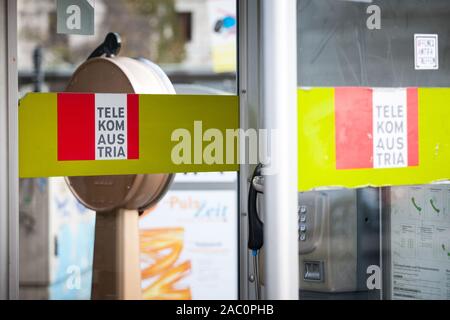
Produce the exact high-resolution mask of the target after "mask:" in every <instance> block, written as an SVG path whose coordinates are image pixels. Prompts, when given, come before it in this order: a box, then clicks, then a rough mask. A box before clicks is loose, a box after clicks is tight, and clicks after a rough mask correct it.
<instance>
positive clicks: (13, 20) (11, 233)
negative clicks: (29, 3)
mask: <svg viewBox="0 0 450 320" xmlns="http://www.w3.org/2000/svg"><path fill="white" fill-rule="evenodd" d="M17 102H18V73H17V0H0V300H6V299H18V297H19V264H18V257H19V240H18V239H19V200H18V197H19V174H18V163H19V161H18V103H17Z"/></svg>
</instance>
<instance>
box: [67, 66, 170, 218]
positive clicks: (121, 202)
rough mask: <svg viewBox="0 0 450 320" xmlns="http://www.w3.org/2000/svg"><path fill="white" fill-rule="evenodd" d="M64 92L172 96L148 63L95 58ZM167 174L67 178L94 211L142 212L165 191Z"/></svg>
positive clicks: (163, 78)
mask: <svg viewBox="0 0 450 320" xmlns="http://www.w3.org/2000/svg"><path fill="white" fill-rule="evenodd" d="M66 92H78V93H81V92H90V93H139V94H174V93H175V90H174V88H173V86H172V84H171V83H170V81H169V80H168V78H167V77H166V76H165V75H164V73H163V71H162V70H161V69H160V68H159V67H157V66H156V65H154V64H152V63H145V62H142V61H138V60H135V59H130V58H124V57H119V58H95V59H92V60H89V61H87V62H85V63H83V64H82V65H81V66H80V67H79V68H78V69H77V71H76V72H75V73H74V75H73V77H72V79H71V80H70V83H69V85H68V86H67V89H66ZM173 178H174V176H173V175H169V174H154V175H125V176H124V175H122V176H101V177H68V178H66V181H67V183H68V185H69V188H70V189H71V191H72V192H73V194H74V195H75V196H76V197H77V198H78V200H79V201H80V202H81V203H83V204H84V205H85V206H86V207H88V208H90V209H92V210H94V211H97V212H102V211H111V210H113V209H118V208H124V209H128V210H144V209H146V208H149V207H151V206H152V205H154V204H155V203H157V202H158V201H159V200H160V199H161V197H162V196H163V195H164V194H165V193H166V192H167V190H168V189H169V187H170V185H171V183H172V181H173Z"/></svg>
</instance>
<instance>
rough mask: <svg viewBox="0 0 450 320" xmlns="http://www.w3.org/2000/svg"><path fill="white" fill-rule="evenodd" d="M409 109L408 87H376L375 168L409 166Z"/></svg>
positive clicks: (374, 106) (374, 111) (374, 119)
mask: <svg viewBox="0 0 450 320" xmlns="http://www.w3.org/2000/svg"><path fill="white" fill-rule="evenodd" d="M407 111H408V110H407V94H406V89H374V91H373V138H374V139H373V156H374V161H373V163H374V168H403V167H407V166H408V133H407Z"/></svg>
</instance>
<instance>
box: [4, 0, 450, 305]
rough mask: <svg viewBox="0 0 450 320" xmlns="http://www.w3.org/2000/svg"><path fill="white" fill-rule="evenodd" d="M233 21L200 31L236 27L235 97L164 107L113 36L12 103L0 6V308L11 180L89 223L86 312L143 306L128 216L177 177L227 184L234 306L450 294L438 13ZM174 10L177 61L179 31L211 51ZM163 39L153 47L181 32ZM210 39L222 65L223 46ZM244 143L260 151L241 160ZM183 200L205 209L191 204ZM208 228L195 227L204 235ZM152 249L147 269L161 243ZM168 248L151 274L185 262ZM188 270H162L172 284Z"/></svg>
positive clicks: (269, 15)
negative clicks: (63, 199) (32, 184)
mask: <svg viewBox="0 0 450 320" xmlns="http://www.w3.org/2000/svg"><path fill="white" fill-rule="evenodd" d="M205 3H206V2H205ZM187 5H188V4H186V3H181V2H180V3H178V8H186V6H187ZM236 8H237V10H236V12H237V17H233V15H232V14H229V13H226V14H224V13H223V12H222V11H223V10H222V11H221V14H222V15H224V16H221V18H220V19H219V20H217V21H209V22H210V23H209V25H208V24H207V26H209V27H211V26H212V28H211V30H213V31H214V32H215V33H221V32H224V34H226V35H230V34H232V33H233V32H237V41H238V46H237V47H238V49H237V51H238V52H237V56H238V63H237V65H238V67H237V87H238V91H237V94H234V95H228V96H205V95H181V94H178V95H177V94H175V89H174V85H173V84H172V82H171V81H170V80H169V78H168V76H167V75H166V74H165V72H163V71H162V69H161V68H160V67H159V66H157V65H155V64H154V63H152V62H150V61H148V60H145V59H139V58H136V59H135V58H130V57H126V56H125V55H120V49H121V41H120V37H119V36H118V34H114V33H111V34H109V35H108V36H107V38H106V39H105V42H104V43H103V44H101V45H100V47H98V48H97V49H96V50H95V51H94V52H93V53H92V54H91V56H90V57H89V58H88V59H87V60H86V61H84V62H83V63H82V64H81V65H80V66H79V67H78V68H77V70H76V71H75V72H74V73H73V74H72V73H71V74H70V77H69V80H68V81H67V83H66V84H67V85H66V86H65V89H64V90H62V91H63V92H59V93H56V92H54V93H31V94H28V95H27V96H25V97H22V98H21V99H19V97H18V89H17V83H18V79H17V76H18V70H17V50H16V49H15V48H17V37H18V34H17V21H16V20H17V1H14V0H8V1H6V0H0V24H1V25H2V26H6V28H2V29H0V270H2V271H1V272H0V298H10V299H16V298H18V297H19V292H18V288H19V277H20V276H19V274H20V273H19V267H20V266H19V258H18V253H19V246H18V232H19V231H18V230H19V221H20V223H22V224H24V225H26V226H30V225H31V227H32V222H30V221H28V220H27V218H29V217H28V216H27V214H26V212H25V213H24V212H22V211H20V210H19V191H18V180H19V177H20V178H31V179H34V178H39V177H65V182H66V183H67V186H68V188H69V189H70V192H71V193H72V194H73V195H74V196H75V197H76V199H77V200H78V202H79V203H80V204H81V205H82V206H83V208H84V207H86V208H89V209H90V210H92V211H95V217H96V225H95V243H94V257H93V266H92V271H93V276H92V278H93V279H92V298H93V299H136V300H139V299H141V298H142V278H141V274H142V272H141V271H142V270H141V267H142V266H141V261H140V259H139V253H140V252H139V250H140V247H139V228H138V219H139V216H140V215H141V214H142V213H143V212H144V211H145V210H148V209H149V208H153V206H155V205H156V204H158V203H160V201H161V200H162V199H163V197H164V195H166V193H167V192H168V191H169V189H170V188H171V186H172V185H173V182H174V177H175V175H179V174H182V173H186V172H187V173H198V172H238V173H239V180H238V185H239V186H238V188H236V189H237V190H238V191H236V195H237V198H238V201H237V202H238V206H239V209H238V210H237V214H236V215H235V217H234V218H236V219H237V220H238V223H236V226H235V228H236V230H238V234H236V237H235V241H236V242H238V243H239V250H238V255H239V259H236V260H238V264H239V265H238V272H237V273H238V276H237V275H236V277H235V279H238V280H236V281H234V282H235V283H237V282H239V284H238V285H239V292H238V296H239V299H242V300H283V299H286V300H298V299H300V300H338V299H344V300H426V299H431V300H448V299H450V290H449V288H450V182H449V181H450V165H449V163H450V142H449V141H450V131H449V130H448V123H447V122H448V120H447V119H449V117H450V109H449V108H447V101H448V100H449V99H450V80H449V79H450V61H449V58H448V52H449V48H450V42H449V32H450V28H449V27H450V5H449V4H448V1H446V0H433V1H426V3H425V2H424V1H422V0H409V1H400V0H395V1H393V0H379V1H376V2H375V1H365V0H364V1H363V0H317V1H311V0H284V1H275V0H263V1H260V0H238V1H236ZM160 11H161V12H162V13H167V12H166V11H164V10H160ZM161 12H160V13H161ZM205 12H206V11H205ZM205 12H203V11H202V15H200V17H201V19H198V17H197V20H206V19H205V16H206V14H205ZM181 13H182V14H180V15H178V16H177V19H180V21H181V23H180V24H181V25H182V26H183V27H185V30H184V29H183V30H184V31H185V32H184V33H183V35H182V37H184V38H183V39H184V41H185V43H184V45H185V46H186V47H188V48H189V50H188V53H189V52H191V50H195V48H196V46H195V45H193V43H191V42H190V41H192V39H191V38H192V37H193V36H197V37H198V36H199V34H200V35H201V38H202V41H203V40H205V41H206V40H207V39H206V38H207V37H206V36H204V35H203V33H202V32H198V30H197V32H195V31H193V30H194V29H192V28H190V25H189V21H190V20H189V19H195V17H194V18H192V15H189V14H187V13H186V12H181ZM109 18H111V17H109ZM166 18H167V17H166ZM112 19H114V17H112ZM169 20H170V19H169ZM127 21H130V20H127ZM166 21H167V20H166ZM140 22H142V21H140ZM236 23H237V24H238V25H239V28H235V27H236ZM150 25H151V23H150ZM59 27H61V26H59ZM65 27H67V25H66V26H65ZM65 27H64V26H63V29H64V28H65ZM88 27H91V26H88ZM55 28H56V27H55ZM233 28H234V29H233ZM211 30H210V31H211ZM224 30H225V31H224ZM230 30H231V31H230ZM53 31H55V33H56V30H53ZM169 31H170V30H169ZM169 31H167V30H165V31H164V32H162V33H161V34H160V35H158V36H152V37H150V38H151V40H152V41H157V40H160V39H162V38H164V37H165V38H177V37H179V36H180V35H179V34H176V33H174V32H169ZM226 31H229V32H230V33H226ZM211 32H212V31H211ZM130 33H132V30H131V28H130ZM150 38H149V39H150ZM177 39H178V38H177ZM132 40H133V41H135V43H136V42H137V43H138V44H140V43H139V42H141V41H142V42H144V40H141V39H138V41H136V39H132ZM149 41H150V40H149ZM215 41H216V42H215V43H214V45H215V46H214V48H213V49H211V55H212V56H214V58H215V59H217V58H219V60H220V58H222V64H220V65H219V66H218V68H219V69H220V68H223V67H224V65H225V64H227V63H228V64H229V63H230V62H229V61H227V62H223V61H224V60H223V58H224V57H226V56H227V55H228V54H229V53H230V51H229V48H228V49H227V47H226V45H224V44H223V43H222V42H220V41H217V39H215ZM213 42H214V41H213ZM187 43H189V46H188V45H187ZM202 43H203V42H202ZM124 46H125V44H124ZM201 46H202V45H199V47H201ZM158 48H161V46H160V47H158ZM60 49H61V48H60ZM178 49H179V47H178V44H177V45H176V46H173V47H171V50H172V51H173V52H172V51H171V52H170V54H172V53H174V52H176V51H177V50H178ZM61 50H62V49H61ZM191 58H192V59H193V60H195V59H197V60H200V61H201V60H202V59H203V58H202V57H200V58H199V56H197V57H191ZM36 60H39V59H36ZM162 60H164V59H162ZM225 60H226V59H225ZM201 62H203V61H201ZM200 64H201V63H200ZM216 67H217V66H216ZM36 69H39V68H36ZM168 69H170V66H168ZM37 73H38V72H37ZM26 76H27V75H23V74H22V78H23V77H26ZM32 76H33V77H36V78H39V77H38V75H32ZM53 76H55V75H54V74H53ZM56 76H58V75H56ZM178 76H180V75H178ZM174 78H176V77H174ZM200 78H202V79H203V80H205V79H207V80H211V78H214V77H208V76H205V75H204V74H203V75H201V77H200ZM55 91H56V90H55ZM201 92H202V93H203V91H201ZM17 101H20V102H19V107H17ZM199 123H200V125H199ZM180 129H181V131H177V130H180ZM227 130H234V131H233V132H236V131H237V132H238V134H237V137H236V136H232V139H234V138H236V139H235V140H238V141H239V143H238V146H237V147H236V148H233V146H232V147H231V148H228V146H225V145H226V144H227V143H226V142H228V141H225V140H226V138H227V137H228V135H227ZM240 131H242V132H240ZM252 136H255V137H258V138H257V139H262V140H265V141H263V142H262V143H261V141H258V147H257V148H253V146H252V145H250V143H249V142H248V141H251V140H252V139H251V138H252ZM185 137H188V138H185ZM191 137H193V139H191ZM224 137H225V138H224ZM232 139H231V140H232ZM185 140H189V143H187V146H188V147H185V146H184V147H183V144H182V143H183V142H186V141H185ZM218 141H221V142H224V143H223V146H220V143H219V142H218ZM177 142H179V144H178V145H177V146H176V148H175V149H174V148H173V147H174V143H177ZM208 143H211V144H208ZM264 143H265V144H264ZM102 144H104V146H103V145H102ZM206 145H207V146H208V148H207V149H206V150H207V151H209V152H210V153H209V158H208V157H207V161H204V160H205V159H203V158H204V155H205V153H204V150H203V148H204V147H205V146H206ZM217 145H219V146H217ZM174 150H175V151H176V152H174ZM180 150H181V151H182V152H181V151H180ZM211 150H213V151H214V152H213V151H211ZM255 150H256V151H255ZM198 152H199V153H198ZM229 153H231V156H229ZM256 153H257V154H258V155H256ZM199 154H200V156H199ZM218 154H220V155H221V156H222V157H223V156H224V155H226V156H225V157H223V158H224V159H226V160H227V161H222V162H221V161H220V160H219V161H218V160H217V157H218ZM174 155H175V156H174ZM207 155H208V154H207ZM255 158H257V161H256V162H255V161H252V160H251V159H255ZM174 159H175V160H174ZM211 159H212V160H211ZM221 160H223V159H221ZM233 183H234V182H233ZM187 185H188V184H187ZM206 185H207V188H208V189H209V190H213V191H214V190H216V189H217V186H216V185H214V183H211V182H210V181H209V182H208V183H206ZM38 187H39V185H38ZM178 191H179V190H178ZM183 191H192V188H191V189H189V188H187V187H186V189H184V190H183ZM233 191H234V189H233ZM216 198H220V196H216ZM30 199H31V197H29V198H26V199H24V201H26V200H28V202H32V199H31V200H30ZM182 206H184V209H186V208H188V209H190V210H191V211H192V208H194V209H204V207H205V206H204V204H200V203H197V202H195V201H192V199H191V198H189V200H188V201H187V204H183V205H182ZM199 211H200V210H199ZM199 211H198V212H199ZM218 211H220V208H219V209H217V208H215V209H213V210H207V212H206V213H205V216H207V217H210V216H211V212H215V213H217V212H218ZM197 215H198V214H197ZM219 216H220V213H219ZM19 218H20V219H19ZM203 218H204V217H203ZM220 218H223V216H220ZM192 221H194V220H192ZM192 221H191V222H192ZM233 221H234V220H233ZM207 222H208V223H210V221H209V220H207ZM194 223H196V220H195V221H194ZM199 225H200V224H199ZM164 226H165V227H167V225H164ZM31 227H30V228H31ZM169 227H173V226H169ZM205 228H208V227H205ZM211 230H212V228H211V229H208V230H202V229H201V228H197V229H195V232H197V233H202V232H205V234H208V236H209V237H210V238H214V237H215V236H216V235H215V234H213V232H211ZM177 231H178V232H175V233H176V235H175V237H178V238H177V239H176V240H178V241H180V242H181V240H180V238H181V237H182V234H183V232H180V230H177ZM206 231H209V232H210V233H207V232H206ZM45 232H47V230H45ZM195 232H194V233H195ZM44 235H45V236H46V237H47V236H48V232H47V233H46V234H44ZM50 238H51V237H47V241H49V242H51V241H52V240H51V239H50ZM214 239H215V238H214ZM159 240H161V239H159ZM163 240H164V239H163ZM149 242H151V241H149ZM191 242H194V241H191ZM217 242H220V241H217ZM55 243H56V242H55ZM55 243H53V244H52V245H51V246H50V245H49V246H46V248H45V249H46V250H47V251H51V250H49V248H54V247H58V246H57V245H56V244H55ZM178 244H179V243H178ZM152 245H154V243H152ZM159 245H160V248H159V249H161V250H160V251H151V252H150V253H149V254H148V255H147V258H148V257H150V258H148V259H149V260H150V259H155V257H156V256H158V255H159V254H161V251H164V249H167V248H168V247H170V246H171V244H167V243H163V244H161V242H160V243H159ZM208 245H211V243H207V245H205V247H206V246H208ZM173 248H175V249H173ZM169 249H172V250H173V252H171V253H172V254H167V255H166V256H164V257H163V259H161V260H162V261H163V264H171V263H172V265H174V261H175V260H176V259H175V258H174V256H176V255H177V254H178V255H181V252H182V250H183V249H182V246H175V245H172V247H171V248H169ZM55 251H56V250H55ZM167 251H170V250H167ZM193 251H195V250H193ZM155 252H157V253H155ZM207 252H208V253H209V254H211V255H212V254H213V253H217V252H216V251H214V250H209V251H207ZM25 254H26V252H25ZM159 257H160V256H159ZM203 258H205V260H206V259H207V258H208V255H205V256H204V257H203ZM233 261H234V260H233ZM222 262H223V261H222ZM45 264H47V265H48V264H51V263H45ZM235 264H236V265H237V263H235ZM187 265H189V263H187V264H186V265H185V266H184V267H185V268H184V269H183V268H179V269H180V270H181V269H182V270H181V271H180V270H178V273H176V272H174V273H172V272H167V274H166V276H167V278H165V279H166V280H167V279H169V280H168V281H169V282H170V280H172V282H171V284H170V285H173V283H174V282H176V281H177V280H179V278H180V277H181V276H180V274H182V273H183V272H186V270H188V269H189V267H190V266H189V267H187ZM196 267H197V268H198V265H197V266H196ZM220 267H223V265H221V266H220ZM220 267H219V266H216V267H215V268H217V269H220ZM211 268H212V267H208V268H206V267H205V268H204V269H202V268H198V269H200V270H202V272H204V271H205V270H206V271H210V269H211ZM150 269H151V268H150ZM161 269H163V268H161ZM172 271H173V270H172ZM175 271H177V270H175ZM153 272H154V270H153V269H151V270H147V273H148V274H150V275H153V274H154V273H153ZM204 273H205V275H204V274H201V276H204V277H206V278H209V279H211V278H214V276H211V274H210V273H208V272H204ZM199 274H200V273H199ZM177 277H178V278H177ZM174 279H175V280H174ZM233 279H234V278H233ZM157 285H159V286H160V287H159V288H163V289H166V287H168V286H170V285H167V286H166V283H165V282H164V281H160V283H157ZM172 289H173V288H172ZM175 289H177V288H175ZM162 291H163V294H165V295H166V297H177V295H176V294H177V293H179V292H177V291H176V290H175V294H174V292H170V294H169V293H168V291H167V290H166V291H164V290H162ZM179 291H180V290H179ZM185 293H186V292H185ZM171 294H174V295H171ZM182 296H183V297H192V296H191V295H190V293H188V294H185V295H182ZM152 297H153V296H152Z"/></svg>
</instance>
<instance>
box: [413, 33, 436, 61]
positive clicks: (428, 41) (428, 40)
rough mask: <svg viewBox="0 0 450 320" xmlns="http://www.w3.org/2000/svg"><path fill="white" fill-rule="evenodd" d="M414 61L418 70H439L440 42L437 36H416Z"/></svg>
mask: <svg viewBox="0 0 450 320" xmlns="http://www.w3.org/2000/svg"><path fill="white" fill-rule="evenodd" d="M414 60H415V69H416V70H438V69H439V42H438V35H437V34H415V35H414Z"/></svg>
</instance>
